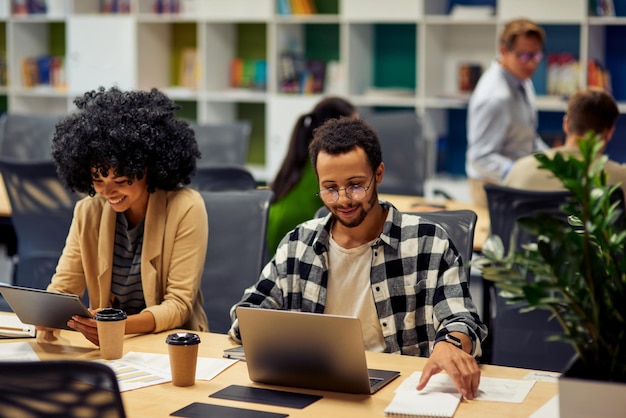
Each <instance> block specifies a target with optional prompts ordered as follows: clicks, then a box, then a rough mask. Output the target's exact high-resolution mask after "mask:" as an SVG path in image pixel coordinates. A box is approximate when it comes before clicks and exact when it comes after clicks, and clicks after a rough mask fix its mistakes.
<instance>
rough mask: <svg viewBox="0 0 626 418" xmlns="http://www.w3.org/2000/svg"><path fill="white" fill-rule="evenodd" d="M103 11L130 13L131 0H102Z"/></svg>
mask: <svg viewBox="0 0 626 418" xmlns="http://www.w3.org/2000/svg"><path fill="white" fill-rule="evenodd" d="M100 12H101V13H112V14H115V13H130V0H100Z"/></svg>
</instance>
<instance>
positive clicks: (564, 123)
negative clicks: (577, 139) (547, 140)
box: [563, 114, 569, 136]
mask: <svg viewBox="0 0 626 418" xmlns="http://www.w3.org/2000/svg"><path fill="white" fill-rule="evenodd" d="M563 132H565V136H567V135H569V129H568V128H567V114H565V115H563Z"/></svg>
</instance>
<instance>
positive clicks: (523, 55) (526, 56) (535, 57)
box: [511, 51, 543, 62]
mask: <svg viewBox="0 0 626 418" xmlns="http://www.w3.org/2000/svg"><path fill="white" fill-rule="evenodd" d="M511 52H513V51H511ZM513 53H514V54H515V56H516V57H517V59H518V60H520V61H521V62H529V61H534V62H539V61H541V59H542V58H543V52H541V51H537V52H513Z"/></svg>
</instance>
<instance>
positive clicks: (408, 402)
mask: <svg viewBox="0 0 626 418" xmlns="http://www.w3.org/2000/svg"><path fill="white" fill-rule="evenodd" d="M455 392H457V393H445V392H430V393H421V392H418V391H414V392H408V391H406V392H398V393H396V394H395V395H394V397H393V399H392V400H391V402H390V403H389V405H387V407H386V408H385V415H386V416H403V417H452V416H454V412H455V411H456V408H457V407H458V406H459V402H460V401H461V395H460V394H459V393H458V391H456V389H455Z"/></svg>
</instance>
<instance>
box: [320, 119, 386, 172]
mask: <svg viewBox="0 0 626 418" xmlns="http://www.w3.org/2000/svg"><path fill="white" fill-rule="evenodd" d="M356 147H361V148H363V151H365V155H367V159H368V161H369V163H370V167H371V168H372V171H375V170H376V169H377V168H378V166H379V165H380V163H381V162H382V160H383V153H382V150H381V148H380V140H379V139H378V134H377V133H376V131H374V129H373V128H372V127H371V126H370V125H369V124H367V122H365V121H364V120H362V119H356V118H346V117H341V118H339V119H333V120H329V121H327V122H326V123H325V124H323V125H322V126H320V127H319V128H317V129H316V130H315V132H313V141H311V145H309V154H310V155H311V164H312V165H313V169H315V174H317V156H318V154H319V153H320V152H325V153H327V154H330V155H339V154H345V153H347V152H350V151H352V150H353V149H355V148H356Z"/></svg>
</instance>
